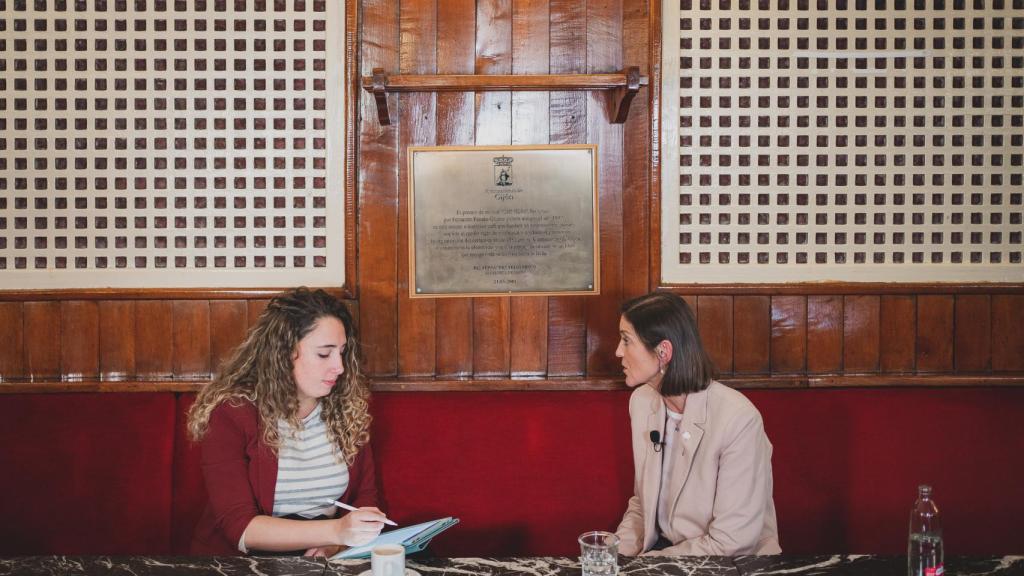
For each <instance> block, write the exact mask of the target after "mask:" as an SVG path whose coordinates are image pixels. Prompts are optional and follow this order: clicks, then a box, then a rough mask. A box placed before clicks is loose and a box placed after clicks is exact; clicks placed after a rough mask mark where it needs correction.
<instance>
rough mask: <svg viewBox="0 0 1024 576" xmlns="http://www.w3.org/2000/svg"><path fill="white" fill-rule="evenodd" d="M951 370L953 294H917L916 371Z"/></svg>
mask: <svg viewBox="0 0 1024 576" xmlns="http://www.w3.org/2000/svg"><path fill="white" fill-rule="evenodd" d="M952 370H953V297H952V296H949V295H945V294H939V295H922V296H918V297H917V371H918V372H949V371H952Z"/></svg>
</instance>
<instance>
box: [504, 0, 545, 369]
mask: <svg viewBox="0 0 1024 576" xmlns="http://www.w3.org/2000/svg"><path fill="white" fill-rule="evenodd" d="M549 22H550V14H549V12H548V2H547V0H513V2H512V31H513V33H512V73H513V74H547V73H548V60H549V58H550V51H551V41H550V35H549ZM549 100H550V96H549V94H548V93H547V92H514V93H513V94H512V144H516V145H520V144H547V143H548V139H549V133H548V125H549V119H548V110H549V109H550V102H549ZM509 320H510V326H509V332H510V351H509V356H510V358H509V361H510V371H511V375H512V377H540V376H544V375H546V374H547V368H548V366H547V364H548V352H547V348H548V299H547V297H544V296H519V297H512V298H511V301H510V302H509Z"/></svg>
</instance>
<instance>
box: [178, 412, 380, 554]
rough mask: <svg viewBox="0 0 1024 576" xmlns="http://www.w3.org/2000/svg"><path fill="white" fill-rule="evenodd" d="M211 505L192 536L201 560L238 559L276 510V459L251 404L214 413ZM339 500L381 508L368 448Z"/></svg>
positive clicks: (208, 471)
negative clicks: (255, 529) (244, 543)
mask: <svg viewBox="0 0 1024 576" xmlns="http://www.w3.org/2000/svg"><path fill="white" fill-rule="evenodd" d="M201 454H202V455H201V462H202V467H203V478H204V480H205V482H206V493H207V498H208V502H207V504H206V507H205V508H204V510H203V514H202V516H201V517H200V518H199V524H198V525H197V526H196V531H195V534H194V535H193V537H192V547H191V553H192V554H196V555H238V554H240V552H239V551H238V541H239V539H241V537H242V533H243V532H245V528H246V527H247V526H248V525H249V522H251V521H252V519H253V518H255V517H256V516H258V515H266V516H269V515H271V513H272V512H273V510H274V487H275V486H276V485H277V455H276V454H274V451H273V450H271V449H270V448H269V447H268V446H267V445H266V444H264V443H263V441H262V439H261V438H260V429H259V413H258V412H257V411H256V407H255V406H254V405H252V404H251V403H249V402H246V403H244V404H242V405H241V406H231V405H230V404H229V403H228V402H224V403H222V404H220V405H219V406H217V407H216V408H214V410H213V412H212V413H211V414H210V424H209V428H208V429H207V432H206V435H205V436H203V440H202V444H201ZM348 474H349V477H348V478H349V483H348V489H347V490H346V491H345V493H344V494H342V495H341V497H340V498H339V499H340V500H341V501H342V502H345V503H347V504H351V505H353V506H357V507H361V506H377V486H376V477H375V475H374V467H373V451H372V450H371V449H370V445H369V444H366V445H365V446H363V447H362V449H360V450H359V452H358V453H357V454H356V456H355V459H354V460H353V462H352V464H351V465H350V466H349V469H348Z"/></svg>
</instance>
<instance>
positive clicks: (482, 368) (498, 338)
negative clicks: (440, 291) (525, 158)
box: [473, 0, 512, 377]
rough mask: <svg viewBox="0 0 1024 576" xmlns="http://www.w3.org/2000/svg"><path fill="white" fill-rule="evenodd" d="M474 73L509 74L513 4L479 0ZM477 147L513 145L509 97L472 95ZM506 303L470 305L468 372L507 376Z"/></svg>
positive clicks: (494, 300) (487, 300)
mask: <svg viewBox="0 0 1024 576" xmlns="http://www.w3.org/2000/svg"><path fill="white" fill-rule="evenodd" d="M474 70H475V72H476V73H477V74H511V73H512V2H511V0H480V1H478V2H477V14H476V63H475V65H474ZM475 113H476V115H475V126H476V129H475V130H476V143H477V145H489V144H492V145H493V144H501V145H507V144H510V143H511V142H512V94H511V93H510V92H482V93H479V92H478V93H477V94H476V102H475ZM509 314H510V309H509V299H508V298H506V297H504V296H500V297H494V298H477V299H475V300H474V301H473V345H474V350H473V373H474V374H475V375H477V376H486V377H494V376H508V375H509V374H510V372H511V358H510V355H511V342H510V333H511V328H510V323H511V322H510V318H509Z"/></svg>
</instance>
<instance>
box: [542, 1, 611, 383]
mask: <svg viewBox="0 0 1024 576" xmlns="http://www.w3.org/2000/svg"><path fill="white" fill-rule="evenodd" d="M548 12H549V15H550V41H551V47H550V55H549V58H550V70H551V73H552V74H582V73H584V72H586V71H587V64H586V56H587V45H586V37H587V32H586V12H585V5H584V4H583V3H582V2H578V1H576V0H551V1H550V4H549V8H548ZM550 105H551V109H550V111H549V113H548V119H549V123H550V124H549V133H550V140H551V143H552V144H583V143H586V142H587V121H586V118H587V103H586V96H585V95H584V94H583V93H582V92H552V93H551V96H550ZM583 301H584V298H583V297H581V296H559V297H553V298H549V299H548V350H547V354H548V362H547V366H548V375H549V376H582V375H583V374H585V373H586V369H587V332H586V330H587V328H586V326H587V324H586V310H585V309H584V305H583ZM617 326H618V324H617V323H616V330H615V332H616V334H617V333H618V328H617Z"/></svg>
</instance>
